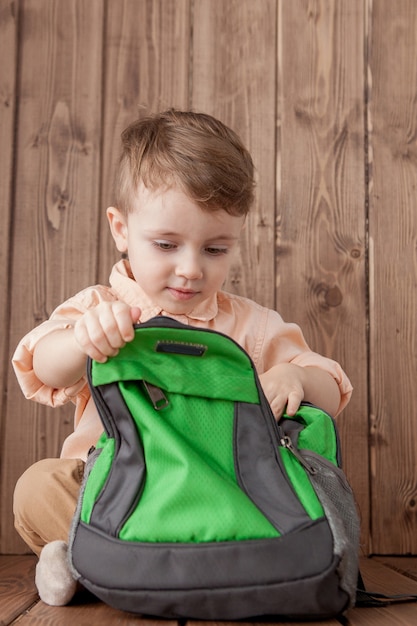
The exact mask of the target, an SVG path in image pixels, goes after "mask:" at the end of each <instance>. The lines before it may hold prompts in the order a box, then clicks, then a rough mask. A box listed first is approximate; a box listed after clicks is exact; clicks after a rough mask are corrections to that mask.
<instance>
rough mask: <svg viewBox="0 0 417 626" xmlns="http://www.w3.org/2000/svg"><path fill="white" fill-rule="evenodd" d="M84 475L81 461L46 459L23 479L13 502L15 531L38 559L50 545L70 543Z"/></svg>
mask: <svg viewBox="0 0 417 626" xmlns="http://www.w3.org/2000/svg"><path fill="white" fill-rule="evenodd" d="M83 474H84V462H83V461H81V460H80V459H44V460H43V461H39V462H38V463H35V464H34V465H32V466H31V467H29V468H28V469H27V470H26V472H25V473H24V474H23V475H22V476H21V477H20V478H19V480H18V482H17V484H16V488H15V492H14V502H13V512H14V516H15V528H16V530H17V532H18V533H19V535H20V536H21V537H22V539H23V540H24V541H25V542H26V543H27V545H28V546H29V547H30V549H31V550H33V552H35V554H37V555H38V556H39V554H40V552H41V550H42V548H43V546H44V545H46V544H47V543H50V542H51V541H55V540H56V539H62V540H64V541H68V534H69V529H70V526H71V520H72V517H73V515H74V511H75V508H76V506H77V499H78V493H79V490H80V486H81V481H82V478H83Z"/></svg>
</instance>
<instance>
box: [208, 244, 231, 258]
mask: <svg viewBox="0 0 417 626" xmlns="http://www.w3.org/2000/svg"><path fill="white" fill-rule="evenodd" d="M206 252H207V254H211V255H213V256H216V255H217V256H218V255H220V254H227V252H228V249H227V248H225V247H218V246H209V247H208V248H206Z"/></svg>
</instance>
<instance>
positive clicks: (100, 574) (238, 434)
mask: <svg viewBox="0 0 417 626" xmlns="http://www.w3.org/2000/svg"><path fill="white" fill-rule="evenodd" d="M88 380H89V384H90V387H91V393H92V395H93V398H94V401H95V403H96V406H97V409H98V411H99V414H100V417H101V420H102V422H103V427H104V433H103V435H102V436H101V438H100V440H99V441H98V443H97V445H96V447H95V448H94V449H93V450H91V451H90V453H89V457H88V460H87V463H86V470H85V476H84V481H83V485H82V488H81V492H80V497H79V502H78V506H77V510H76V513H75V515H74V520H73V524H72V529H71V533H70V540H69V555H70V565H71V568H72V570H73V574H74V577H75V578H76V579H77V580H79V581H80V582H81V584H82V585H83V586H84V587H86V588H87V589H88V590H90V591H91V592H92V593H93V594H95V595H96V596H97V597H98V598H100V599H101V600H103V601H104V602H106V603H107V604H109V605H111V606H113V607H115V608H118V609H123V610H126V611H129V612H133V613H140V614H145V615H152V616H157V617H163V618H191V619H202V620H236V619H248V618H252V617H262V616H275V617H280V616H283V617H291V618H298V619H301V618H306V617H310V618H311V617H315V618H317V619H320V618H321V619H325V618H329V617H332V616H335V615H338V614H340V613H342V612H343V611H344V610H345V609H347V608H348V607H349V606H352V605H354V603H355V593H356V583H357V577H358V552H359V519H358V515H357V511H356V507H355V502H354V498H353V495H352V491H351V489H350V487H349V484H348V482H347V480H346V477H345V475H344V473H343V472H342V470H341V468H340V446H339V440H338V434H337V430H336V427H335V423H334V421H333V419H332V418H331V417H330V416H329V415H328V414H327V413H325V412H324V411H322V410H321V409H319V408H317V407H315V406H312V405H309V404H307V403H303V404H302V405H301V406H300V408H299V411H298V413H297V414H296V416H295V417H291V418H289V417H287V416H284V417H283V418H282V419H281V420H280V421H279V422H277V420H276V419H275V418H274V416H273V414H272V411H271V408H270V406H269V404H268V402H267V400H266V397H265V396H264V393H263V391H262V388H261V386H260V382H259V379H258V376H257V373H256V371H255V367H254V364H253V362H252V361H251V359H250V357H249V355H248V354H247V353H246V352H245V350H243V349H242V348H241V347H240V346H239V345H238V344H237V343H236V342H235V341H233V340H232V339H230V338H229V337H227V336H226V335H223V334H221V333H218V332H214V331H211V330H208V329H201V328H195V327H193V326H186V325H183V324H181V323H179V322H177V321H175V320H173V319H171V318H167V317H163V316H160V317H155V318H152V319H151V320H149V321H148V322H146V323H143V324H140V325H137V326H135V338H134V340H133V341H132V342H130V343H128V344H126V346H125V347H123V348H122V349H121V350H120V351H119V354H118V355H117V356H115V357H113V358H109V359H108V361H107V362H106V363H98V362H95V361H91V360H89V362H88Z"/></svg>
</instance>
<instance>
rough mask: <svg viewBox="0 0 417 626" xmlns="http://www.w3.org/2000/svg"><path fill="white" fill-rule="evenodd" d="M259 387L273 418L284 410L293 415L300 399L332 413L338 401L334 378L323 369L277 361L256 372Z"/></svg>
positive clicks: (337, 388)
mask: <svg viewBox="0 0 417 626" xmlns="http://www.w3.org/2000/svg"><path fill="white" fill-rule="evenodd" d="M259 378H260V381H261V384H262V388H263V390H264V393H265V395H266V397H267V400H268V402H269V404H270V405H271V408H272V412H273V414H274V415H275V417H276V418H277V419H279V418H280V417H281V415H282V414H283V413H284V411H285V412H286V413H287V414H288V415H289V416H290V417H291V416H293V415H295V413H296V412H297V410H298V407H299V406H300V403H301V402H302V401H303V400H306V401H307V402H311V403H312V404H315V405H316V406H318V407H320V408H321V409H323V411H326V412H327V413H329V414H330V415H333V416H335V415H336V414H337V411H338V409H339V405H340V391H339V386H338V384H337V382H336V380H335V379H334V378H333V376H331V375H330V374H329V373H328V372H326V371H325V370H323V369H321V368H319V367H315V366H306V367H300V366H299V365H294V364H293V363H280V364H279V365H274V367H271V369H270V370H268V371H267V372H264V373H263V374H261V375H260V376H259Z"/></svg>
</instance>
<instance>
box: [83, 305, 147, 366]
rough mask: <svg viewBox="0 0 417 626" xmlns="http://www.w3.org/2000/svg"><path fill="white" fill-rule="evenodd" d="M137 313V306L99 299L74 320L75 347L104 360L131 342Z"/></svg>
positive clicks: (98, 359)
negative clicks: (92, 307)
mask: <svg viewBox="0 0 417 626" xmlns="http://www.w3.org/2000/svg"><path fill="white" fill-rule="evenodd" d="M140 314H141V310H140V309H139V308H138V307H130V306H129V305H127V304H125V303H124V302H120V301H116V302H101V303H100V304H98V305H97V306H96V307H95V308H94V309H90V310H89V311H87V312H86V313H84V315H83V316H82V317H81V318H80V319H79V320H78V321H77V322H76V324H75V326H74V337H75V340H76V342H77V344H78V347H79V348H80V350H81V351H82V352H83V353H84V354H86V355H87V356H89V357H91V358H92V359H94V360H96V361H99V362H100V363H104V362H105V361H107V358H108V357H109V356H116V354H117V353H118V352H119V349H120V348H122V347H123V346H124V345H125V344H126V343H127V342H128V341H132V339H133V337H134V329H133V324H134V323H135V322H137V321H138V319H139V317H140Z"/></svg>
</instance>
